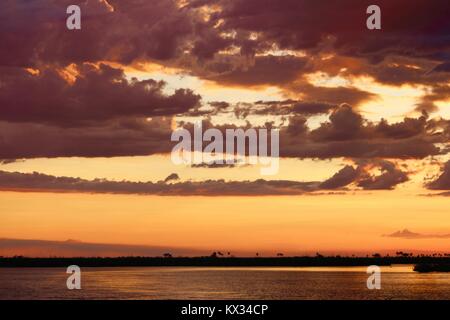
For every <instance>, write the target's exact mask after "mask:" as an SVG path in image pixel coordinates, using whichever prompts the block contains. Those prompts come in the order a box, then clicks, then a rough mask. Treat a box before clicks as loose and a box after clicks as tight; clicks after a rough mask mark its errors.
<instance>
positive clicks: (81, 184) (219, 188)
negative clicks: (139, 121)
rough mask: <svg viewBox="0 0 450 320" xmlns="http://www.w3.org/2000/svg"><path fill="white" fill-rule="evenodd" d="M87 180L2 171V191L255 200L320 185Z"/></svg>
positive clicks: (288, 193)
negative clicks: (248, 198)
mask: <svg viewBox="0 0 450 320" xmlns="http://www.w3.org/2000/svg"><path fill="white" fill-rule="evenodd" d="M166 182H167V181H159V182H130V181H120V182H118V181H109V180H105V179H95V180H85V179H81V178H71V177H55V176H51V175H45V174H40V173H37V172H34V173H19V172H6V171H0V189H5V190H35V191H49V192H64V191H66V192H90V193H117V194H153V195H185V196H188V195H202V196H219V195H220V196H254V195H300V194H304V193H306V192H311V191H316V190H318V183H317V182H297V181H287V180H262V179H259V180H255V181H225V180H205V181H199V182H194V181H186V182H176V183H166Z"/></svg>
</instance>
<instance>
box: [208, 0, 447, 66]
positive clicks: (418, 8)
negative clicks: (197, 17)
mask: <svg viewBox="0 0 450 320" xmlns="http://www.w3.org/2000/svg"><path fill="white" fill-rule="evenodd" d="M220 4H221V7H222V11H221V12H219V13H217V15H216V16H215V20H214V21H213V22H212V23H214V22H215V21H219V20H220V19H222V21H223V24H222V29H224V30H238V31H242V32H244V31H247V32H258V33H259V34H260V35H261V36H260V39H259V40H260V41H261V42H264V41H267V42H270V43H273V42H275V43H277V44H278V46H279V47H281V48H287V49H312V48H317V47H319V46H320V45H321V44H323V43H324V42H326V41H327V40H328V41H331V42H332V43H333V46H334V47H335V48H336V49H337V50H338V51H340V52H343V53H346V54H349V55H359V56H370V58H371V59H372V60H374V61H376V60H378V59H379V56H383V55H385V54H386V53H400V54H403V55H413V56H414V55H416V56H417V55H423V54H425V53H427V54H431V53H433V52H436V51H438V50H442V49H446V48H448V47H449V42H448V36H449V35H448V30H449V29H450V22H449V20H448V14H447V9H448V2H447V1H446V0H436V1H432V2H431V1H426V0H414V1H407V0H400V1H388V0H381V1H378V2H377V5H378V6H380V8H381V10H382V32H376V31H375V32H373V31H370V30H368V29H367V28H366V18H367V15H366V9H367V7H368V6H369V5H371V4H373V3H372V2H370V1H360V0H344V1H338V2H332V3H330V2H327V1H320V2H318V1H311V0H286V1H276V0H223V1H221V2H220ZM424 12H426V14H424ZM330 37H331V38H330Z"/></svg>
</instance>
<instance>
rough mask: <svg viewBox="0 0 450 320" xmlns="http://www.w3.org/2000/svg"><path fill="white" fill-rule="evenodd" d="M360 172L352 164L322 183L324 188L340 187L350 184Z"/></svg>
mask: <svg viewBox="0 0 450 320" xmlns="http://www.w3.org/2000/svg"><path fill="white" fill-rule="evenodd" d="M359 175H360V172H359V170H358V169H355V168H353V167H352V166H348V165H347V166H345V167H344V168H342V169H341V170H340V171H339V172H337V173H336V174H334V175H333V176H332V177H331V178H329V179H328V180H325V181H324V182H322V183H321V184H320V187H321V188H322V189H338V188H342V187H345V186H347V185H349V184H350V183H352V182H354V181H355V180H356V179H357V178H358V176H359Z"/></svg>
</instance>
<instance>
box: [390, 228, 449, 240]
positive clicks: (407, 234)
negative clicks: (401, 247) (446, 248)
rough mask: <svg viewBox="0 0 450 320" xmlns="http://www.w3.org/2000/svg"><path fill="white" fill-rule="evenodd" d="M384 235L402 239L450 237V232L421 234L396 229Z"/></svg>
mask: <svg viewBox="0 0 450 320" xmlns="http://www.w3.org/2000/svg"><path fill="white" fill-rule="evenodd" d="M384 237H390V238H402V239H450V234H421V233H416V232H412V231H409V230H408V229H404V230H401V231H396V232H394V233H391V234H387V235H384Z"/></svg>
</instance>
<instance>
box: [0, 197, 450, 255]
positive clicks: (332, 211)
mask: <svg viewBox="0 0 450 320" xmlns="http://www.w3.org/2000/svg"><path fill="white" fill-rule="evenodd" d="M180 200H181V199H180V198H179V197H161V196H126V195H89V194H67V193H58V194H53V193H34V192H29V193H28V192H24V193H16V192H1V193H0V211H1V212H2V224H1V225H0V234H1V235H2V236H1V237H2V238H19V239H41V240H57V241H65V240H67V239H76V240H79V241H83V242H92V243H114V244H136V245H137V244H139V245H152V246H162V247H181V248H195V249H201V250H205V251H215V250H223V251H232V252H233V253H236V254H239V253H241V254H248V253H252V252H261V253H263V254H267V255H270V254H272V255H273V254H275V253H276V252H280V251H282V252H285V253H287V254H300V253H313V252H316V251H322V252H367V253H370V252H378V251H379V252H392V251H395V250H415V251H422V252H429V251H445V250H448V247H449V243H450V239H448V238H447V239H436V238H430V239H426V238H424V239H401V238H392V237H386V236H383V235H387V234H391V233H393V232H396V231H398V230H403V229H405V228H407V229H409V230H412V231H414V232H420V233H422V234H434V235H436V234H445V233H447V232H448V230H449V229H450V221H449V219H448V209H447V207H448V206H447V204H448V199H446V198H443V197H427V196H411V195H409V196H408V195H398V194H392V193H391V192H389V191H379V192H371V193H365V194H350V195H321V196H314V195H306V196H295V197H292V196H282V197H183V199H182V201H180ZM281 212H282V214H281ZM99 254H101V253H99Z"/></svg>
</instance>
